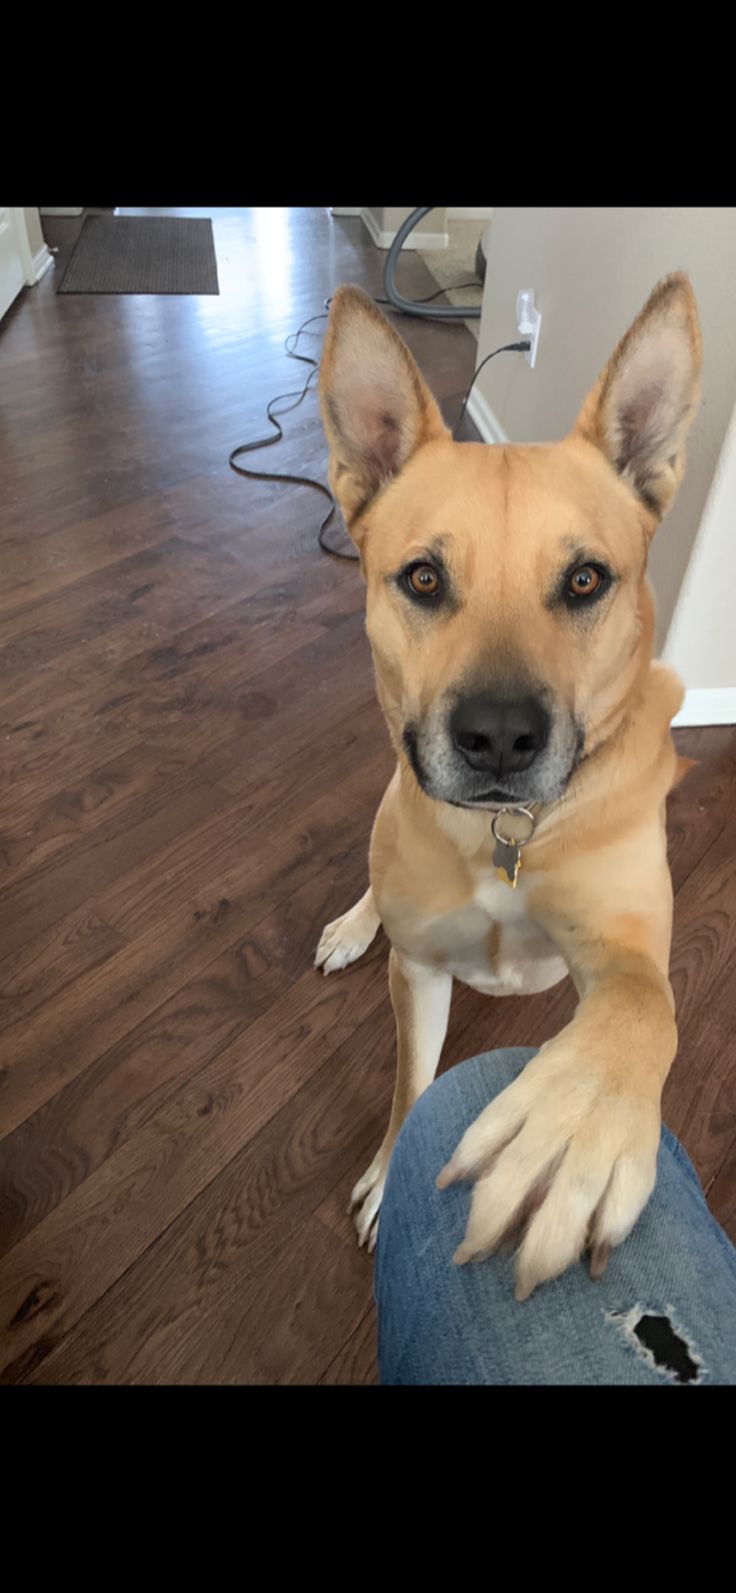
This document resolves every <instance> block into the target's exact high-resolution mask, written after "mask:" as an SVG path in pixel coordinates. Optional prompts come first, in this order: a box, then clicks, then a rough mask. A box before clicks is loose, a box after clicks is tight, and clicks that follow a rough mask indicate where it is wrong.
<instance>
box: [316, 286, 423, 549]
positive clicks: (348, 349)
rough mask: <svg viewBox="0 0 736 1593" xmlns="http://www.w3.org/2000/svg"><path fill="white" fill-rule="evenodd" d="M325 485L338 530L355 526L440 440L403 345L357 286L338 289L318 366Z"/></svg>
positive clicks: (353, 531)
mask: <svg viewBox="0 0 736 1593" xmlns="http://www.w3.org/2000/svg"><path fill="white" fill-rule="evenodd" d="M319 393H320V404H321V407H322V419H323V422H324V428H325V432H326V434H327V441H328V443H329V448H330V466H329V481H330V487H331V488H332V491H333V492H334V494H335V497H336V498H337V501H338V503H339V505H340V508H341V509H342V512H343V515H344V516H345V524H346V525H347V527H348V530H349V531H350V533H351V535H353V536H354V538H355V540H356V541H358V542H359V541H360V534H359V527H358V526H357V522H358V521H359V519H360V516H361V515H362V514H363V512H364V510H365V509H367V508H368V505H369V504H370V503H371V502H372V501H373V499H374V498H375V496H376V494H377V493H378V492H380V491H381V488H382V487H384V486H386V484H387V483H388V482H389V481H391V480H392V479H393V478H394V477H395V476H397V475H398V474H399V471H400V470H403V468H404V465H405V464H406V463H407V462H408V460H409V459H411V457H412V454H414V453H416V451H417V449H418V448H421V447H423V446H424V444H425V443H427V442H429V441H431V439H432V438H433V437H441V436H443V435H447V427H446V426H445V424H444V421H443V420H442V416H441V414H440V411H439V409H438V407H437V404H436V403H435V400H434V399H433V397H432V394H431V393H430V391H429V388H428V387H427V385H426V382H425V381H424V380H423V378H422V376H421V375H420V373H419V370H418V368H417V366H416V364H415V362H414V360H413V358H412V356H411V354H410V353H409V350H408V348H407V346H406V344H405V343H404V342H403V341H402V339H401V338H400V337H399V336H398V333H396V332H395V331H394V329H393V327H392V326H390V325H389V323H388V321H387V320H386V318H385V316H383V315H381V312H380V310H379V309H377V307H376V305H375V304H374V303H373V300H372V299H371V298H369V296H368V294H367V293H364V292H363V289H362V288H356V287H341V288H338V290H337V292H336V294H335V296H334V298H333V300H332V305H331V308H330V319H329V322H328V326H327V335H326V337H325V344H324V349H323V352H322V360H321V365H320V381H319Z"/></svg>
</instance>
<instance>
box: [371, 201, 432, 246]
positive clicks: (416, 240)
mask: <svg viewBox="0 0 736 1593" xmlns="http://www.w3.org/2000/svg"><path fill="white" fill-rule="evenodd" d="M360 218H361V221H362V222H363V226H364V227H365V228H366V230H367V231H368V232H369V233H370V235H371V237H372V239H373V242H374V243H375V245H376V248H377V249H390V248H391V245H392V243H393V241H394V238H395V237H396V233H395V232H381V229H380V227H379V225H378V222H377V221H376V218H375V216H374V215H373V214H372V212H371V211H370V210H361V212H360ZM449 242H450V235H449V233H447V232H422V231H421V229H420V228H417V227H415V229H414V231H413V232H410V233H409V236H408V238H407V240H406V243H405V244H404V248H405V249H446V248H447V246H448V244H449Z"/></svg>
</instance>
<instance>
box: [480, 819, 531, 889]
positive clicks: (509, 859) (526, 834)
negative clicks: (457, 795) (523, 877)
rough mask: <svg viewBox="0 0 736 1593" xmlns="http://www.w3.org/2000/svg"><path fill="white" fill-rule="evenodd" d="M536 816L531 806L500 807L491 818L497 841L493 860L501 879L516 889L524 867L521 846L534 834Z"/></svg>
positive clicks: (493, 833) (492, 830)
mask: <svg viewBox="0 0 736 1593" xmlns="http://www.w3.org/2000/svg"><path fill="white" fill-rule="evenodd" d="M536 822H537V821H536V816H535V814H534V813H533V811H532V809H531V808H522V807H514V808H499V810H498V813H494V815H493V818H492V819H491V833H492V835H493V839H494V841H495V843H496V845H495V847H494V850H493V862H494V865H495V869H496V873H497V875H498V877H499V879H502V880H503V882H504V885H510V886H511V889H512V890H516V882H517V880H518V878H519V874H520V872H521V867H522V857H521V848H522V846H526V843H527V841H530V840H531V838H532V836H533V834H534V826H535V824H536Z"/></svg>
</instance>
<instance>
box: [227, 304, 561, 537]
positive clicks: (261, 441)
mask: <svg viewBox="0 0 736 1593" xmlns="http://www.w3.org/2000/svg"><path fill="white" fill-rule="evenodd" d="M457 286H458V287H475V286H476V284H475V283H471V282H463V283H458V284H457ZM447 291H448V290H447V288H438V289H437V292H436V293H431V294H430V295H429V297H428V298H427V299H418V300H417V304H429V303H431V301H432V299H436V298H438V297H439V295H440V294H441V293H446V292H447ZM331 302H332V301H331V300H330V299H325V308H324V310H323V311H321V312H320V314H318V315H310V316H308V317H307V319H306V321H302V324H301V326H300V327H299V329H298V331H296V332H290V333H289V336H288V337H287V338H286V341H285V344H284V347H285V349H286V353H287V355H288V357H289V359H292V360H299V361H301V363H302V364H304V365H309V366H311V370H310V372H309V375H308V377H307V380H306V382H305V383H304V386H303V387H302V388H294V389H293V390H292V391H291V392H289V393H279V394H278V395H277V397H276V398H272V399H271V401H270V403H269V404H268V406H267V408H266V418H267V420H268V421H269V424H270V425H271V426H273V427H274V432H273V433H271V434H267V435H266V436H265V437H254V438H253V440H252V441H251V442H246V443H241V444H240V445H239V447H237V448H233V450H232V452H231V454H230V455H229V458H228V464H229V465H230V468H231V470H235V471H236V472H237V474H238V475H239V476H246V477H247V478H248V479H249V480H250V481H287V482H291V483H292V484H293V485H294V486H298V487H313V488H314V490H315V491H316V492H321V493H322V496H323V497H324V498H327V499H328V501H329V504H330V507H329V509H328V510H327V513H326V515H325V516H324V517H323V519H322V520H321V522H320V526H319V530H318V532H317V541H318V542H319V545H320V547H321V549H322V551H323V553H329V554H330V555H331V557H332V558H334V559H353V560H357V558H358V556H359V555H358V554H357V552H353V551H352V550H351V549H347V548H345V549H343V548H333V547H330V544H329V542H326V541H325V537H324V533H325V531H326V530H327V527H328V525H329V524H330V522H331V521H332V519H333V517H334V514H335V511H336V509H337V504H336V502H335V499H334V497H333V495H332V493H331V492H330V489H329V487H326V486H325V484H324V482H322V481H315V479H314V477H313V476H296V475H292V474H290V473H288V472H286V471H273V470H251V469H250V468H249V467H248V466H246V465H238V464H236V463H235V461H236V459H239V458H241V456H242V455H243V454H248V453H252V452H254V451H255V450H256V449H259V448H270V447H272V446H273V444H274V443H277V442H280V441H281V439H282V438H283V435H284V431H283V427H282V425H281V423H280V421H279V419H278V416H277V415H276V414H274V413H273V408H274V405H275V404H279V403H281V400H282V399H287V398H293V399H295V400H296V401H295V403H293V404H288V405H287V406H286V408H285V409H280V410H279V411H278V415H287V414H290V413H291V411H292V410H293V409H298V408H299V405H300V404H301V403H302V401H303V399H304V398H306V396H307V393H308V391H309V388H310V386H311V383H312V378H313V377H314V375H315V373H316V372H317V371H318V370H319V360H316V359H313V358H312V356H311V354H298V353H297V352H296V345H297V343H298V341H299V338H300V337H301V335H302V332H304V331H306V328H307V327H308V326H311V325H312V323H313V322H314V321H326V320H327V316H328V314H329V308H330V304H331ZM375 302H376V304H390V300H388V299H376V301H375ZM289 344H291V345H292V347H291V348H290V347H289ZM530 347H531V344H530V343H529V340H528V339H527V340H525V341H524V342H521V343H504V344H503V345H502V347H501V348H497V349H494V351H493V353H492V354H487V355H486V357H485V359H484V360H481V363H480V365H479V366H478V367H477V369H476V370H475V371H474V373H473V377H472V380H471V382H470V385H469V387H468V389H467V392H466V394H465V397H464V399H463V403H462V408H461V410H460V415H459V417H458V419H457V421H456V423H455V426H454V428H453V433H452V435H453V437H454V438H455V440H457V433H458V431H459V429H460V426H461V423H462V421H463V418H464V415H465V411H466V409H467V406H468V399H469V398H470V395H471V393H472V391H473V387H474V385H475V382H476V379H477V377H478V376H479V375H480V373H481V371H482V370H483V367H484V365H487V364H488V361H489V360H492V359H495V357H496V355H497V354H510V353H524V352H526V350H527V349H528V348H530Z"/></svg>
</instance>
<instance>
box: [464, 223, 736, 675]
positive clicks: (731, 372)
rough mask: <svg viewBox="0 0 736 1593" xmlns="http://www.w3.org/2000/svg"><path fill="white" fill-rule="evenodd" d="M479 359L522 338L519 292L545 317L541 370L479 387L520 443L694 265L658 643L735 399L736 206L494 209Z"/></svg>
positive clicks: (554, 425)
mask: <svg viewBox="0 0 736 1593" xmlns="http://www.w3.org/2000/svg"><path fill="white" fill-rule="evenodd" d="M487 239H488V271H487V275H486V283H485V292H484V297H483V318H482V321H481V328H480V344H479V361H480V359H482V358H483V357H484V356H485V355H486V354H488V353H490V351H491V350H492V349H494V348H497V347H498V346H499V344H501V343H508V342H511V341H513V340H514V339H515V337H516V336H517V332H516V295H517V292H518V290H519V288H534V289H535V292H536V296H537V304H538V307H539V309H540V310H541V312H542V329H541V336H540V344H539V354H538V357H537V364H536V367H535V369H534V370H531V369H530V367H529V366H528V365H527V363H526V361H525V360H524V359H522V357H521V356H518V357H516V356H512V355H504V356H502V357H501V359H499V360H494V361H493V362H492V364H490V365H489V366H487V367H486V370H485V371H484V372H483V373H482V375H481V376H480V378H479V381H478V386H479V388H480V391H481V394H482V396H483V398H484V399H485V400H486V402H487V403H488V404H489V405H490V407H491V409H492V410H493V412H494V414H495V416H496V419H497V420H498V422H499V423H500V426H501V427H502V429H503V431H504V432H505V433H506V435H507V436H508V437H509V438H510V439H511V440H512V441H513V442H544V441H551V440H552V439H554V438H557V437H561V436H563V435H564V434H565V432H566V431H567V430H568V429H569V427H570V426H571V425H572V423H573V421H574V419H575V416H576V414H577V411H578V409H579V407H580V404H581V401H582V399H583V397H584V394H585V392H586V391H587V389H588V388H589V387H590V386H591V385H592V383H593V381H594V380H595V377H596V376H597V374H598V371H599V370H600V369H601V367H602V366H603V365H604V363H605V361H606V359H607V358H608V356H609V354H611V352H612V351H613V349H614V347H615V345H616V343H617V342H618V339H619V337H620V336H621V334H622V333H623V332H624V331H625V329H626V327H627V325H628V324H629V322H630V321H631V320H632V319H633V317H634V316H635V315H636V313H637V311H638V310H639V309H640V308H641V305H642V304H643V302H644V300H645V299H646V298H647V296H648V294H649V293H650V291H651V289H652V288H653V286H654V284H655V282H656V281H657V280H658V279H659V278H660V277H661V276H664V275H665V274H666V273H667V272H668V271H675V270H684V271H688V272H689V274H690V276H691V278H692V280H693V284H694V286H695V291H696V294H697V297H698V303H699V306H700V313H701V319H702V323H703V333H704V341H705V376H704V389H703V404H702V406H701V411H700V414H699V415H698V417H697V419H696V421H695V423H694V425H693V431H692V439H691V443H690V449H689V456H688V470H687V474H686V477H685V481H684V483H683V486H682V488H681V491H680V495H679V498H678V500H677V502H676V504H675V506H674V508H673V510H672V512H671V514H670V515H669V516H668V518H667V520H666V521H665V522H664V525H663V526H662V528H661V529H660V531H659V533H658V536H657V538H656V541H655V544H654V548H653V551H652V562H651V573H652V579H653V582H654V587H655V590H656V592H657V599H658V609H659V624H658V635H659V645H660V646H661V644H662V641H663V638H664V636H665V633H666V630H667V627H668V624H669V621H670V619H671V616H672V612H673V610H674V606H675V602H676V600H677V594H678V592H679V589H680V585H681V583H682V579H683V576H684V573H685V569H686V567H687V562H688V558H689V555H690V551H691V548H692V544H693V540H694V537H695V534H696V531H697V528H698V525H699V523H700V519H701V516H702V513H703V510H704V507H705V503H706V499H707V497H708V492H709V489H710V485H711V482H712V479H713V475H714V471H715V467H716V462H717V460H718V456H719V453H720V449H721V445H722V443H723V439H724V436H725V434H726V430H727V428H728V425H729V421H730V418H731V413H732V410H733V406H734V399H735V398H736V313H734V307H733V286H734V280H735V277H736V208H734V207H729V208H725V207H724V208H722V209H714V208H709V207H693V208H691V209H685V208H662V207H659V208H655V207H650V208H615V207H612V208H610V209H598V208H594V207H589V208H585V209H583V208H555V209H551V208H547V209H540V208H529V209H521V208H509V207H506V206H504V207H500V208H496V209H495V210H494V212H493V219H492V221H491V222H490V224H489V227H488V232H487Z"/></svg>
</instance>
